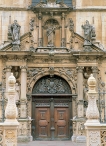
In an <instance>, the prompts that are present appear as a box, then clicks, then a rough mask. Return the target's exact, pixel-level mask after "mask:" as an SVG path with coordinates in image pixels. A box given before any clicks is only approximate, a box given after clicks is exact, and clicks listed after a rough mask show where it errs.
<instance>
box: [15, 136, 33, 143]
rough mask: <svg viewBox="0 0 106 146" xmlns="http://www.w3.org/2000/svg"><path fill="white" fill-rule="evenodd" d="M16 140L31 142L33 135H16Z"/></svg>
mask: <svg viewBox="0 0 106 146" xmlns="http://www.w3.org/2000/svg"><path fill="white" fill-rule="evenodd" d="M17 141H18V143H21V142H22V143H26V142H31V141H33V137H32V136H18V137H17Z"/></svg>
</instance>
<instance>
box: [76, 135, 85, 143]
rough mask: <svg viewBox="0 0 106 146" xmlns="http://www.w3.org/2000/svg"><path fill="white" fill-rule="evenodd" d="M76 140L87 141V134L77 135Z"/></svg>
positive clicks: (79, 141)
mask: <svg viewBox="0 0 106 146" xmlns="http://www.w3.org/2000/svg"><path fill="white" fill-rule="evenodd" d="M76 142H77V143H86V136H81V135H80V136H77V137H76Z"/></svg>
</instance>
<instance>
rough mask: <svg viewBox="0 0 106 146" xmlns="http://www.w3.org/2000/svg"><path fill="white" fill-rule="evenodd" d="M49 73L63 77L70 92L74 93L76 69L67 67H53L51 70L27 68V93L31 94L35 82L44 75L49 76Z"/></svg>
mask: <svg viewBox="0 0 106 146" xmlns="http://www.w3.org/2000/svg"><path fill="white" fill-rule="evenodd" d="M51 74H52V75H56V76H59V77H61V78H63V79H64V80H65V81H66V82H67V83H68V84H69V86H70V89H71V91H72V94H76V92H77V91H76V90H77V88H76V84H77V71H76V69H69V68H53V71H52V72H51V70H50V68H34V69H29V71H28V77H27V93H28V94H32V89H33V88H34V85H35V84H36V82H37V81H38V80H39V79H40V78H42V77H44V76H48V75H49V76H51Z"/></svg>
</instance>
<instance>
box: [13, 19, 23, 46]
mask: <svg viewBox="0 0 106 146" xmlns="http://www.w3.org/2000/svg"><path fill="white" fill-rule="evenodd" d="M20 28H21V26H20V25H19V24H18V23H17V20H14V23H13V24H12V25H11V34H12V41H13V42H12V44H14V45H19V44H20Z"/></svg>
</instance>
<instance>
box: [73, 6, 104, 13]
mask: <svg viewBox="0 0 106 146" xmlns="http://www.w3.org/2000/svg"><path fill="white" fill-rule="evenodd" d="M72 11H75V12H81V11H82V12H89V11H90V12H92V11H96V12H100V11H104V12H106V7H104V8H103V7H102V8H97V7H88V8H87V7H84V8H73V10H72Z"/></svg>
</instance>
